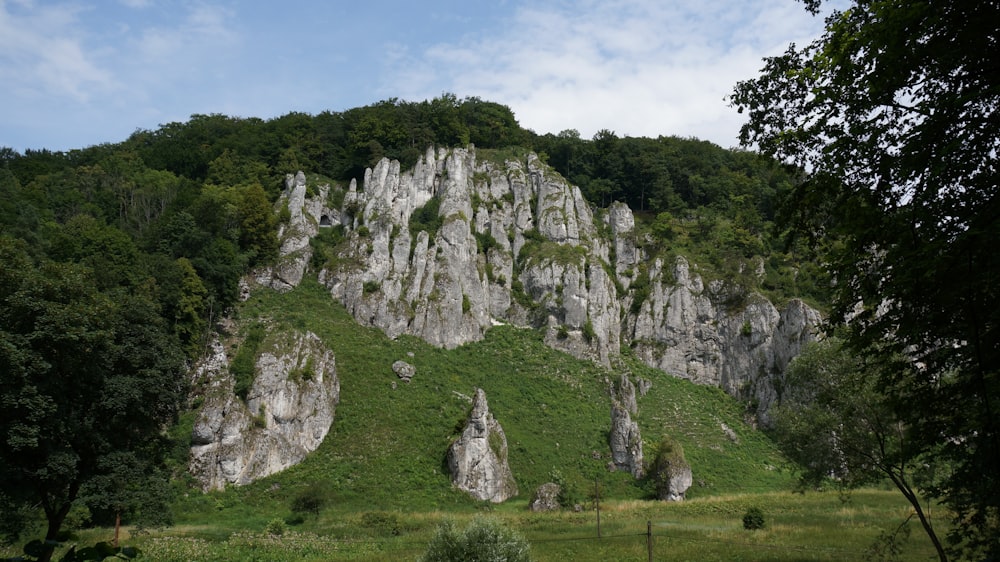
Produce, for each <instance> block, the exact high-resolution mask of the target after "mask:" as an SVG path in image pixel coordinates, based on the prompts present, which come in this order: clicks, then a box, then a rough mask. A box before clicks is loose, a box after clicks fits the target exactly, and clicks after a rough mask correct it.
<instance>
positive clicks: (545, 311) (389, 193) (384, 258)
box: [257, 147, 820, 421]
mask: <svg viewBox="0 0 1000 562" xmlns="http://www.w3.org/2000/svg"><path fill="white" fill-rule="evenodd" d="M492 154H493V153H492V152H487V151H482V155H480V154H478V153H477V151H476V150H475V148H473V147H469V148H463V149H450V150H449V149H443V148H440V149H436V150H435V149H433V148H431V149H428V150H427V151H426V153H425V154H424V155H423V156H422V157H421V158H419V160H418V161H417V163H416V164H415V165H414V167H413V168H412V169H411V170H405V171H404V170H401V169H400V165H399V162H397V161H390V160H386V159H383V160H382V161H380V162H379V163H378V164H377V165H375V166H374V167H373V168H370V169H368V170H366V172H365V175H364V178H363V179H362V182H361V186H359V185H358V182H357V181H352V182H351V183H350V185H349V186H347V187H346V189H345V188H343V187H330V186H326V185H321V186H315V188H314V189H312V191H313V192H315V193H316V195H315V196H313V197H307V196H306V193H307V189H306V185H305V178H304V176H303V175H302V174H301V173H300V174H297V175H295V176H290V177H289V178H290V179H289V181H288V183H287V186H286V192H285V194H284V195H282V199H281V200H280V201H279V205H285V204H287V206H288V209H289V214H290V216H291V219H290V220H289V222H288V224H287V225H286V226H285V227H283V230H282V256H283V257H282V260H281V263H280V264H279V265H278V266H275V267H274V268H271V269H269V270H267V271H265V272H262V273H261V274H259V275H258V276H257V280H258V283H259V284H262V285H267V286H271V287H276V288H279V289H283V288H286V287H290V286H294V285H295V284H296V283H298V281H299V280H301V277H302V272H303V271H304V270H305V268H306V266H307V264H308V261H309V259H308V254H309V252H311V248H310V246H309V244H308V238H309V237H310V236H314V235H315V233H316V232H318V229H319V228H320V226H318V225H320V224H322V223H324V222H328V223H330V224H331V225H334V226H338V227H340V228H343V229H344V233H345V237H346V240H345V242H343V243H341V244H340V245H339V246H337V248H335V249H334V250H335V252H336V254H337V259H336V260H334V261H335V263H333V264H332V265H331V266H330V267H328V268H325V269H323V270H322V271H320V272H318V273H319V278H320V282H321V283H323V284H324V285H325V286H326V287H327V288H328V289H329V290H330V293H331V295H332V296H333V297H334V298H336V299H337V300H339V301H340V302H341V303H343V304H344V306H345V307H346V308H347V309H348V310H349V311H350V312H351V314H352V315H353V316H354V318H355V319H356V320H357V321H358V322H359V323H362V324H365V325H371V326H377V327H379V328H381V329H382V330H383V331H384V332H385V333H386V334H387V335H389V336H390V337H396V336H398V335H401V334H409V335H413V336H417V337H420V338H422V339H424V340H425V341H427V342H430V343H432V344H434V345H438V346H442V347H445V348H454V347H456V346H458V345H462V344H464V343H468V342H471V341H476V340H479V339H481V338H482V337H483V335H484V333H485V332H486V330H488V329H489V328H490V327H491V326H492V325H493V324H495V323H498V322H503V323H510V324H514V325H518V326H531V327H537V328H542V329H544V331H545V342H546V344H547V345H549V346H551V347H553V348H556V349H560V350H563V351H566V352H567V353H570V354H572V355H574V356H576V357H581V358H590V359H594V360H596V361H599V362H601V363H603V364H606V365H610V364H611V363H612V361H613V360H614V359H615V358H616V357H617V356H618V354H619V352H620V351H619V350H620V349H621V347H622V346H623V345H627V346H629V347H631V348H632V349H633V350H634V352H635V354H636V356H637V357H639V358H640V359H641V360H642V361H643V362H644V363H646V364H647V365H650V366H652V367H656V368H658V369H661V370H663V371H665V372H667V373H670V374H671V375H674V376H678V377H682V378H686V379H689V380H692V381H694V382H697V383H700V384H711V385H717V386H720V387H722V388H723V389H725V390H726V391H727V392H728V393H730V394H732V395H734V396H737V397H739V398H741V399H745V400H747V401H753V402H755V403H757V404H759V406H760V413H761V416H762V417H763V418H764V419H765V421H766V410H767V408H768V407H770V405H771V403H772V402H773V401H774V400H775V398H776V392H775V387H776V384H775V383H776V382H778V381H779V380H780V377H781V373H782V372H783V371H784V368H785V366H786V365H787V363H788V361H789V360H790V358H791V357H794V356H795V355H796V354H797V353H798V352H799V350H800V348H801V346H802V345H803V344H804V343H806V342H807V341H809V340H811V339H812V338H813V332H814V330H815V327H816V326H817V325H818V323H819V320H820V318H819V314H818V313H817V312H816V311H815V310H812V309H810V308H809V307H807V306H806V305H805V304H803V303H802V302H801V301H797V300H793V301H791V302H790V303H788V304H787V305H786V306H785V307H784V308H783V309H782V310H778V309H777V308H776V307H775V306H774V305H773V304H772V303H770V302H768V301H767V300H766V299H765V298H764V297H763V296H761V295H759V294H757V293H753V292H748V291H747V290H746V289H745V288H743V287H739V286H735V285H733V284H732V283H730V282H728V281H726V280H713V281H708V282H706V281H705V280H704V279H703V278H702V277H701V275H699V274H698V270H697V266H696V265H693V264H691V263H689V262H688V261H687V260H686V259H685V258H683V257H677V258H675V259H670V260H666V259H665V258H662V257H657V256H655V255H649V254H648V253H647V252H646V250H644V249H643V244H642V243H641V242H642V241H641V240H639V234H637V232H636V228H635V218H634V216H633V214H632V211H631V210H629V208H628V207H627V206H625V205H624V204H621V203H615V204H613V205H612V206H611V207H609V208H608V209H606V210H595V209H593V208H592V207H591V206H590V205H589V204H588V203H587V202H586V201H585V200H584V198H583V196H582V194H581V193H580V190H579V189H578V188H576V187H574V186H572V185H570V184H569V183H567V182H566V180H564V179H563V178H562V177H561V176H559V175H558V174H557V173H555V172H554V171H553V170H552V169H551V168H549V167H548V166H546V165H545V164H544V163H543V162H541V161H540V160H539V159H538V158H537V156H535V155H534V154H526V155H525V156H523V157H521V158H517V159H506V160H500V159H494V158H492V157H491V155H492ZM333 189H337V190H343V191H344V193H343V205H342V207H341V208H340V209H328V208H326V205H327V203H326V202H327V201H328V200H329V198H328V197H327V195H328V193H329V192H330V190H333ZM428 210H436V213H428V212H427V211H428ZM428 214H430V215H433V216H432V217H431V218H433V219H434V220H432V221H429V222H430V223H434V224H433V225H432V224H428V221H427V220H426V219H427V218H428V217H427V215H428ZM415 216H418V217H420V218H421V220H420V221H418V220H416V219H414V217H415ZM759 265H760V264H757V266H759ZM746 267H756V266H754V264H746Z"/></svg>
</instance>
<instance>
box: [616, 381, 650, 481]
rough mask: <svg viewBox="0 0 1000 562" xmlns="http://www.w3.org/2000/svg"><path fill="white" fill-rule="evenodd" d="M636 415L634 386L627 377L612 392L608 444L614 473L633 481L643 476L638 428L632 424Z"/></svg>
mask: <svg viewBox="0 0 1000 562" xmlns="http://www.w3.org/2000/svg"><path fill="white" fill-rule="evenodd" d="M637 412H638V407H637V405H636V399H635V385H633V384H632V381H630V380H629V378H628V376H627V375H622V377H621V380H620V381H619V383H618V385H617V386H616V387H615V388H612V392H611V430H610V431H609V432H608V444H609V445H610V446H611V466H610V467H609V468H612V469H614V470H625V471H627V472H629V473H630V474H631V475H632V476H634V477H636V478H642V476H643V474H644V473H645V470H644V467H643V459H642V435H641V434H640V433H639V424H638V423H636V422H635V421H633V420H632V414H635V413H637Z"/></svg>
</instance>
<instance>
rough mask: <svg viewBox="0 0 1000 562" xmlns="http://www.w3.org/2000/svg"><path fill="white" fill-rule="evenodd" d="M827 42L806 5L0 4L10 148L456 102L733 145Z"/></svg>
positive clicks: (532, 119)
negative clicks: (799, 61) (383, 105)
mask: <svg viewBox="0 0 1000 562" xmlns="http://www.w3.org/2000/svg"><path fill="white" fill-rule="evenodd" d="M822 27H823V21H822V18H821V17H815V16H812V15H810V14H809V13H808V12H807V11H806V10H805V9H804V8H803V5H802V4H801V3H800V2H797V1H796V0H593V1H591V0H575V1H574V0H422V1H415V0H352V1H350V2H346V1H343V0H283V1H280V2H279V1H273V0H267V1H264V0H242V1H236V0H229V1H226V0H162V1H161V0H0V146H7V147H11V148H14V149H15V150H18V151H22V152H23V151H24V150H25V149H29V148H30V149H40V148H47V149H50V150H70V149H73V148H84V147H87V146H91V145H95V144H101V143H107V142H120V141H123V140H125V139H126V138H128V136H129V135H130V134H132V133H133V132H134V131H136V130H139V129H145V130H155V129H156V128H157V127H158V126H159V125H161V124H164V123H170V122H175V121H181V122H183V121H186V120H187V119H188V118H189V117H190V116H191V115H193V114H212V113H221V114H225V115H230V116H239V117H259V118H262V119H269V118H273V117H278V116H281V115H284V114H287V113H289V112H293V111H295V112H305V113H310V114H317V113H320V112H322V111H328V110H329V111H334V112H339V111H345V110H347V109H351V108H354V107H360V106H364V105H369V104H372V103H375V102H378V101H381V100H385V99H389V98H398V99H401V100H406V101H421V100H425V99H431V98H434V97H437V96H440V95H441V94H442V93H446V92H447V93H453V94H455V95H456V96H458V97H459V98H464V97H469V96H478V97H480V98H482V99H484V100H488V101H493V102H498V103H502V104H504V105H507V106H508V107H510V108H511V109H512V110H513V111H514V114H515V116H516V117H517V119H518V121H519V123H520V124H521V126H523V127H526V128H528V129H532V130H533V131H535V132H536V133H539V134H545V133H558V132H560V131H564V130H566V129H576V130H577V131H578V132H579V133H580V134H581V136H582V137H583V138H591V137H593V135H594V134H595V133H596V132H597V131H599V130H601V129H608V130H611V131H614V132H615V133H617V134H618V135H619V136H626V135H628V136H647V137H656V136H659V135H677V136H682V137H696V138H699V139H705V140H709V141H712V142H714V143H716V144H718V145H720V146H722V147H724V148H729V147H734V146H736V145H737V143H738V141H737V135H738V132H739V127H740V125H741V124H742V122H743V120H744V117H743V116H742V115H740V114H739V113H737V111H736V109H735V108H733V107H730V106H729V103H728V102H727V101H726V96H728V95H729V94H730V93H731V91H732V88H733V86H734V85H735V84H736V82H737V81H739V80H744V79H748V78H753V77H754V76H756V75H757V74H758V72H759V70H760V68H761V67H762V66H763V61H762V59H763V58H764V57H766V56H773V55H777V54H780V53H781V52H783V51H784V50H785V49H786V48H787V47H788V44H789V43H791V42H795V43H797V44H799V45H804V44H806V43H808V42H809V41H811V40H812V39H813V38H815V37H816V36H818V35H819V34H820V33H821V32H822Z"/></svg>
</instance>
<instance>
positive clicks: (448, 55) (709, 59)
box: [397, 0, 822, 146]
mask: <svg viewBox="0 0 1000 562" xmlns="http://www.w3.org/2000/svg"><path fill="white" fill-rule="evenodd" d="M535 6H536V5H535V4H532V7H527V6H522V7H520V8H519V9H518V10H517V11H516V13H515V15H514V17H513V19H512V20H511V21H510V22H508V23H507V24H506V25H504V26H503V27H500V28H497V29H494V30H491V31H492V33H489V34H486V35H482V36H479V37H478V38H475V39H467V40H465V41H464V42H462V43H458V44H439V45H436V46H434V47H432V48H430V49H428V50H426V51H425V52H424V53H422V54H421V55H420V56H419V57H417V58H410V59H408V60H405V61H402V65H404V66H403V67H402V68H401V67H397V70H401V71H402V72H403V73H404V74H403V76H404V78H403V79H402V80H401V81H400V82H402V83H403V84H408V85H409V87H408V88H407V90H406V91H405V93H404V94H403V95H404V97H406V98H408V99H420V98H423V97H429V96H434V95H437V94H439V93H440V92H438V91H428V90H429V88H428V86H429V85H433V86H436V87H435V89H442V88H443V89H445V90H448V91H453V92H455V93H456V94H458V95H460V96H465V95H477V96H481V97H483V98H485V99H490V100H495V101H499V102H501V103H505V104H507V105H509V106H510V107H511V108H512V109H513V110H514V112H515V114H516V115H517V117H518V119H519V121H520V122H521V124H522V125H523V126H525V127H528V128H532V129H534V130H536V131H537V132H539V133H544V132H558V131H560V130H563V129H568V128H575V129H578V130H579V131H580V132H581V134H582V135H583V136H584V137H589V136H591V135H593V134H594V133H595V132H596V131H598V130H599V129H603V128H607V129H612V130H615V131H616V132H617V133H618V134H620V135H625V134H628V135H635V136H657V135H660V134H666V135H672V134H676V135H681V136H697V137H699V138H704V139H708V140H712V141H714V142H716V143H718V144H721V145H722V146H733V145H735V144H736V134H737V132H738V130H739V126H740V123H741V117H740V116H739V114H737V113H736V111H735V110H733V109H732V108H730V107H728V105H727V102H726V101H725V97H726V96H727V95H728V94H729V93H730V92H731V90H732V87H733V86H734V85H735V83H736V82H737V81H738V80H741V79H746V78H750V77H752V76H754V75H755V74H756V73H757V71H758V70H759V68H760V67H761V66H762V62H761V59H762V57H764V56H768V55H773V54H777V53H778V52H780V51H781V50H783V49H784V48H785V47H786V46H787V44H788V42H789V41H792V40H798V41H800V42H803V41H804V40H808V39H810V38H811V37H812V36H813V35H815V34H816V33H818V31H819V30H820V29H821V28H822V20H821V19H819V18H813V17H812V16H810V15H809V14H808V13H806V11H805V10H804V9H803V8H802V5H801V4H800V3H798V2H795V1H794V0H754V1H748V2H732V1H731V0H679V1H672V2H664V1H662V0H645V1H628V0H619V1H608V0H605V1H590V0H588V1H586V2H583V3H575V4H573V5H567V4H553V5H544V6H542V7H535ZM397 83H399V82H397Z"/></svg>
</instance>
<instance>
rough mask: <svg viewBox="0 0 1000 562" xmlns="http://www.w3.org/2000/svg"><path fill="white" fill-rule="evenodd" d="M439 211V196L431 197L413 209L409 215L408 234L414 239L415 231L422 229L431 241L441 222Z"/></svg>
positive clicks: (415, 236)
mask: <svg viewBox="0 0 1000 562" xmlns="http://www.w3.org/2000/svg"><path fill="white" fill-rule="evenodd" d="M440 211H441V198H440V197H431V198H430V199H428V200H427V202H426V203H424V205H423V206H422V207H420V208H419V209H416V210H414V211H413V214H411V215H410V236H412V237H413V239H414V240H416V238H417V233H418V232H420V231H421V230H423V231H425V232H427V237H428V238H429V239H430V240H431V241H432V242H433V241H434V237H435V236H436V235H437V231H438V229H439V228H441V224H442V223H443V219H442V217H441V216H440V215H439V213H440Z"/></svg>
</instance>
